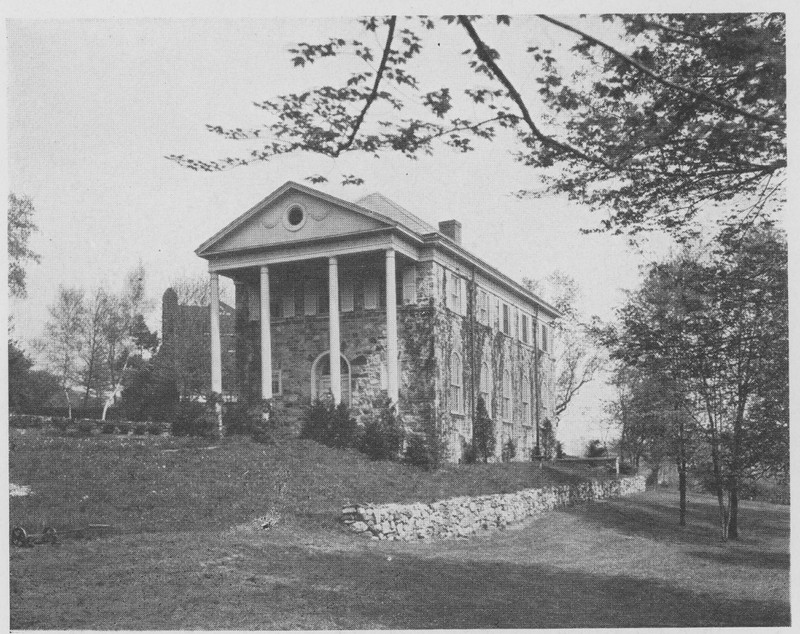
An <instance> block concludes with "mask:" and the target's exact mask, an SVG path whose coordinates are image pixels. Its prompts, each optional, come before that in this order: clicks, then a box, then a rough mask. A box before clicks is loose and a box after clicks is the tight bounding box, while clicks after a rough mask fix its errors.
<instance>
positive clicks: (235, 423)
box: [222, 403, 261, 436]
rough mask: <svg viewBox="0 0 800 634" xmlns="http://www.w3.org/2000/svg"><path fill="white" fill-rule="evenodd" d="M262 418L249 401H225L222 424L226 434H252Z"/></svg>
mask: <svg viewBox="0 0 800 634" xmlns="http://www.w3.org/2000/svg"><path fill="white" fill-rule="evenodd" d="M260 419H261V409H260V408H259V409H258V411H256V410H254V408H253V407H252V406H251V405H250V404H248V403H225V405H223V407H222V425H223V426H224V427H225V433H226V434H233V435H242V436H250V435H252V433H253V432H254V431H255V429H256V427H257V426H258V423H259V422H260Z"/></svg>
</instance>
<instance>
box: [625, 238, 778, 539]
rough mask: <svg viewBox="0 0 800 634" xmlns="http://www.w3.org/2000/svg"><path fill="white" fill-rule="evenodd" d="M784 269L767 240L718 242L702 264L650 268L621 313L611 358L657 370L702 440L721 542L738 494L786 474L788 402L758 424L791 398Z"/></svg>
mask: <svg viewBox="0 0 800 634" xmlns="http://www.w3.org/2000/svg"><path fill="white" fill-rule="evenodd" d="M786 262H787V248H786V243H785V240H784V238H783V237H782V236H781V235H780V234H779V233H777V232H775V231H773V230H770V229H762V230H758V231H750V232H749V233H748V234H746V235H745V236H744V238H742V236H741V235H740V234H739V232H738V231H733V230H731V231H727V232H723V233H722V234H721V236H720V241H719V245H718V247H716V248H715V249H714V250H713V251H712V252H711V253H709V254H706V256H705V257H703V254H700V253H697V252H693V253H692V252H687V253H685V254H683V255H682V257H678V258H676V259H674V260H672V261H668V262H666V263H661V264H654V265H652V266H651V267H650V269H649V271H648V275H647V278H646V280H645V283H644V284H643V286H642V288H640V289H639V290H638V291H637V292H636V293H634V294H633V295H632V296H631V297H630V298H629V301H628V302H627V303H626V305H625V306H624V307H623V308H622V309H621V311H620V320H621V332H620V333H619V336H618V337H617V338H616V343H615V350H614V356H615V357H617V358H619V359H621V360H623V361H624V362H625V363H627V364H628V365H631V366H638V365H642V364H645V365H647V364H656V365H658V367H660V368H662V369H663V372H664V373H665V374H666V376H668V377H669V379H670V380H671V381H672V382H674V384H675V385H676V387H677V389H679V390H680V392H681V393H682V395H683V396H684V399H685V400H684V402H686V403H690V404H691V405H690V411H691V413H692V415H693V417H694V419H695V421H696V423H697V425H698V426H699V427H700V428H701V429H703V431H704V433H705V436H706V440H707V442H708V447H709V450H710V454H711V464H710V466H709V468H710V470H711V472H712V480H713V486H714V489H715V491H716V494H717V499H718V504H719V509H720V514H719V516H720V529H721V534H722V538H723V540H727V539H728V538H729V537H730V538H733V539H735V538H737V537H738V534H739V528H738V494H739V489H740V486H741V485H742V484H743V483H744V482H745V481H746V480H747V479H749V478H754V477H757V476H758V469H757V467H758V466H759V465H769V467H770V468H771V469H777V470H780V471H783V472H788V463H786V462H783V464H781V462H782V461H783V460H785V459H788V452H785V451H784V448H785V447H786V444H787V442H788V439H787V434H788V402H781V404H780V405H779V406H778V407H776V408H774V409H773V410H772V412H771V414H768V415H766V416H765V417H763V418H762V417H761V416H759V414H760V413H761V412H762V411H763V410H761V407H762V406H763V405H764V404H765V403H767V402H769V401H770V400H771V399H772V398H774V397H775V396H778V397H779V399H778V400H779V402H780V400H781V399H780V395H781V394H782V393H784V392H786V393H788V392H787V390H788V388H784V387H783V386H784V385H788V364H787V363H786V362H785V361H784V359H786V358H788V277H787V264H786ZM776 384H777V387H776ZM784 405H785V407H784ZM726 495H727V501H726V499H725V497H726Z"/></svg>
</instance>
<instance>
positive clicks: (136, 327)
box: [131, 313, 158, 355]
mask: <svg viewBox="0 0 800 634" xmlns="http://www.w3.org/2000/svg"><path fill="white" fill-rule="evenodd" d="M131 337H133V343H134V346H135V347H136V349H137V350H138V352H139V354H140V355H142V354H144V352H145V351H147V352H155V351H156V349H157V348H158V333H157V332H150V328H148V327H147V323H146V322H145V320H144V315H142V314H141V313H137V314H136V315H134V316H133V324H132V325H131Z"/></svg>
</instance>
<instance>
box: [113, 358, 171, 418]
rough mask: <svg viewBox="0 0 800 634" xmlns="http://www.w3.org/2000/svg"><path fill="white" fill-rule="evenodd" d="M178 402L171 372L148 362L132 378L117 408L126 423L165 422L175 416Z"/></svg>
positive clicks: (160, 365)
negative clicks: (129, 421)
mask: <svg viewBox="0 0 800 634" xmlns="http://www.w3.org/2000/svg"><path fill="white" fill-rule="evenodd" d="M179 398H180V396H179V393H178V385H177V383H176V381H175V378H174V371H173V370H172V369H171V368H168V367H166V366H165V365H164V364H163V363H162V362H160V361H158V360H157V359H151V360H150V361H148V362H146V363H145V364H144V365H143V366H142V367H140V368H137V369H136V371H135V372H134V373H133V374H132V376H131V378H130V379H129V380H128V382H127V385H126V386H125V389H124V390H123V391H122V401H121V402H120V405H119V407H120V411H121V414H122V416H123V417H124V418H126V419H127V420H132V421H138V422H144V421H148V420H156V421H168V420H170V419H172V418H173V416H174V415H175V412H176V409H177V407H178V402H179Z"/></svg>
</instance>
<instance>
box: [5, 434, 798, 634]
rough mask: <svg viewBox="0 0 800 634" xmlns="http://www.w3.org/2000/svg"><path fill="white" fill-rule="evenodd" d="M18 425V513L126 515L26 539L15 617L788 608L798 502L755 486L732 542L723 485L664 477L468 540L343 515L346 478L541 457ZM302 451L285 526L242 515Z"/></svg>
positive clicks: (617, 622) (375, 483)
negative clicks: (379, 455)
mask: <svg viewBox="0 0 800 634" xmlns="http://www.w3.org/2000/svg"><path fill="white" fill-rule="evenodd" d="M12 440H13V442H12V447H11V481H12V482H15V483H17V484H31V485H32V488H33V495H32V496H31V497H28V498H12V508H11V519H12V521H15V519H18V518H20V517H29V518H33V517H44V516H45V515H47V516H48V521H49V520H50V519H59V518H60V519H61V520H63V521H64V523H65V524H66V525H70V524H71V523H72V524H74V523H77V522H79V521H80V520H82V519H84V518H85V519H86V520H89V519H91V520H92V521H95V520H97V521H101V520H103V519H108V518H113V522H114V523H115V524H117V523H118V524H120V525H121V526H124V527H126V530H125V531H124V532H122V533H120V534H115V535H110V536H106V537H102V538H97V539H81V540H78V539H66V540H64V542H63V544H62V545H60V546H44V545H43V546H37V547H35V548H31V549H17V548H15V549H12V550H11V553H10V571H11V578H10V590H11V595H10V599H11V601H10V614H11V627H12V628H15V629H136V630H138V629H234V630H237V629H260V630H263V629H370V628H393V629H404V628H471V629H472V628H488V627H514V628H556V627H643V626H650V627H654V626H661V627H666V626H681V627H688V626H758V625H760V626H765V625H773V626H776V625H783V626H788V625H789V623H790V612H789V508H788V507H787V506H774V505H770V504H766V503H755V502H743V503H742V505H741V525H742V530H743V539H742V540H740V541H739V542H737V543H729V544H721V543H720V542H719V540H718V536H717V527H716V507H715V501H714V500H713V499H712V498H711V497H709V496H695V495H692V496H691V497H690V508H689V517H688V522H689V525H688V526H687V527H686V528H680V527H678V526H677V510H676V506H677V497H676V496H675V495H674V494H672V493H668V492H667V493H665V492H662V491H657V492H647V493H645V494H640V495H636V496H631V497H628V498H622V499H617V500H612V501H608V502H604V503H597V504H587V505H581V506H577V507H572V508H569V509H565V510H562V511H557V512H553V513H548V514H544V515H541V516H538V517H536V518H534V519H531V520H529V521H527V522H525V523H523V524H522V525H519V526H518V527H516V528H515V529H514V530H507V531H500V532H494V533H487V534H484V535H481V536H477V537H473V538H470V539H468V540H448V541H439V542H435V541H434V542H412V543H399V542H384V541H372V540H368V539H363V538H360V537H356V536H353V535H352V534H349V533H347V532H346V531H344V530H343V529H341V528H339V527H334V526H332V520H331V519H330V516H329V515H328V513H330V512H332V513H336V512H338V510H339V507H340V504H341V503H342V502H343V499H342V495H343V494H344V492H347V495H358V496H363V498H360V499H365V500H368V499H369V500H375V501H382V499H383V498H380V497H379V495H389V491H391V494H392V496H400V497H401V498H402V499H409V498H411V497H414V496H416V495H420V496H422V497H425V496H429V497H440V495H441V494H442V493H443V492H444V491H445V490H447V491H448V492H452V491H453V490H454V489H455V488H457V487H461V491H463V492H465V493H466V492H481V491H485V490H486V489H485V487H487V486H488V485H487V484H486V483H485V482H483V481H482V479H485V478H488V477H493V478H500V479H501V481H498V480H495V481H494V482H493V484H492V486H491V487H490V488H496V487H498V486H500V487H506V486H507V487H509V488H513V487H515V486H518V485H521V484H524V485H525V486H529V485H531V484H532V480H533V479H535V478H536V477H540V475H541V474H537V470H534V471H530V470H529V469H527V468H528V467H529V465H524V464H521V465H509V466H508V468H507V469H506V468H505V467H504V468H502V469H498V470H487V469H485V468H483V467H481V468H478V469H477V470H475V471H474V472H473V471H472V470H470V469H466V470H465V469H453V470H448V471H446V472H444V473H437V474H434V475H428V474H424V473H422V472H417V471H416V470H408V469H405V468H403V467H400V466H398V465H385V464H375V463H370V462H369V461H365V460H363V459H362V457H361V456H358V455H355V454H352V453H349V452H335V451H332V450H328V449H325V448H322V447H319V446H317V445H314V444H313V443H297V444H296V445H293V444H288V445H286V446H282V447H274V448H267V447H261V446H258V445H252V444H250V443H249V442H248V441H245V440H238V439H233V440H230V441H226V442H225V443H224V444H222V445H220V446H219V447H218V448H217V449H209V448H206V449H203V450H200V449H198V448H193V447H192V442H191V441H187V440H180V441H176V440H174V439H168V438H159V439H144V440H133V439H122V440H119V439H103V438H94V439H91V440H85V441H78V440H77V439H63V438H54V437H45V436H41V435H33V436H30V435H27V434H25V435H14V434H13V433H12ZM115 442H116V443H117V444H114V443H115ZM123 443H130V444H128V445H127V446H124V444H123ZM172 449H178V450H179V451H172ZM262 452H264V453H262ZM337 463H340V464H339V466H338V467H337V466H336V465H337ZM287 464H288V465H294V466H297V465H299V464H307V465H313V469H312V468H306V469H298V470H297V472H296V473H293V475H292V476H291V477H290V480H289V481H290V485H289V486H288V487H287V491H286V494H285V496H284V497H283V503H284V508H285V510H286V511H287V512H294V513H296V516H291V517H290V519H289V521H287V522H286V523H284V524H281V525H279V526H278V527H277V528H275V529H273V530H271V531H263V530H258V529H256V528H255V527H254V526H253V525H252V523H239V522H240V520H247V519H249V518H250V517H252V512H253V511H254V512H255V513H256V514H257V513H259V512H261V509H263V508H264V506H265V505H266V504H267V502H268V501H269V500H270V496H271V495H274V492H272V491H273V486H272V482H271V480H270V479H269V477H268V476H269V474H270V473H273V472H274V470H275V469H276V468H277V466H278V465H287ZM164 465H166V467H165V466H164ZM248 471H249V473H248ZM350 472H352V474H353V475H352V478H351V477H350V476H347V475H343V474H347V473H350ZM500 473H505V475H504V476H500V475H498V474H500ZM228 474H230V477H228ZM253 474H255V475H253ZM334 474H335V475H334ZM251 475H253V478H252V479H251ZM561 477H566V476H561ZM370 478H371V479H372V481H371V482H370V481H364V480H369V479H370ZM337 479H338V480H339V481H336V480H337ZM242 482H248V483H251V484H246V485H242ZM473 490H474V491H473ZM151 491H156V493H155V494H153V493H151ZM204 491H205V494H204ZM271 492H272V493H271ZM448 494H449V493H448ZM84 495H89V496H90V497H89V498H88V499H87V500H86V501H84V502H82V503H81V500H82V499H83V496H84ZM326 496H327V497H326ZM37 498H38V501H37ZM75 504H78V509H77V510H75V509H73V506H74V505H75ZM81 504H83V506H80V505H81ZM318 513H325V514H326V515H324V516H320V515H317V514H318ZM53 523H56V524H58V522H53ZM140 531H143V532H140Z"/></svg>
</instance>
